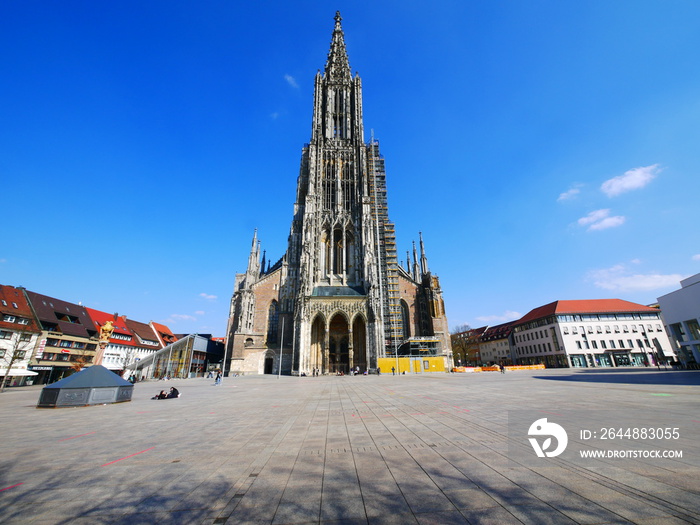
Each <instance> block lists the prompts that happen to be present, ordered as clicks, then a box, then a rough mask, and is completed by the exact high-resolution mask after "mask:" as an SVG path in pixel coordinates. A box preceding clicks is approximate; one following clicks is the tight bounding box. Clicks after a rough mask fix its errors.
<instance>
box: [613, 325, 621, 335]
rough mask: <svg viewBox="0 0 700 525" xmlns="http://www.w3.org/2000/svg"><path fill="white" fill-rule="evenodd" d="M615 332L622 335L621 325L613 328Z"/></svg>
mask: <svg viewBox="0 0 700 525" xmlns="http://www.w3.org/2000/svg"><path fill="white" fill-rule="evenodd" d="M613 330H615V333H616V334H619V333H620V326H619V325H615V326H613Z"/></svg>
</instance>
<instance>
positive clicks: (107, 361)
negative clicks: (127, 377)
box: [85, 308, 138, 373]
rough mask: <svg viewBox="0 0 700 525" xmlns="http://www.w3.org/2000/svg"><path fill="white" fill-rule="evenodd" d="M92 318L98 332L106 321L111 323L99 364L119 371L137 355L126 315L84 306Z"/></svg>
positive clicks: (136, 346)
mask: <svg viewBox="0 0 700 525" xmlns="http://www.w3.org/2000/svg"><path fill="white" fill-rule="evenodd" d="M85 309H86V310H87V312H88V315H89V316H90V318H91V319H92V321H93V323H94V325H95V329H96V330H97V331H98V333H99V332H100V330H101V329H102V327H103V326H104V325H105V323H106V322H107V321H110V322H111V323H112V326H113V327H114V331H113V332H112V335H111V337H110V338H109V342H108V343H107V346H106V348H105V349H104V350H103V351H102V352H101V359H100V362H97V363H96V364H100V365H102V366H104V367H105V368H108V369H110V370H113V371H115V372H119V373H121V372H122V371H123V370H124V368H125V367H126V365H128V364H129V363H132V362H133V361H134V359H135V358H136V357H137V355H136V354H137V349H138V345H137V343H136V341H135V337H134V334H133V332H132V331H131V330H129V328H128V327H127V326H126V316H120V315H119V314H109V313H107V312H101V311H99V310H95V309H94V308H85Z"/></svg>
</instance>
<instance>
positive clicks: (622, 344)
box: [617, 339, 625, 348]
mask: <svg viewBox="0 0 700 525" xmlns="http://www.w3.org/2000/svg"><path fill="white" fill-rule="evenodd" d="M617 343H618V344H619V345H620V348H624V347H625V342H624V341H623V340H622V339H620V340H618V342H617Z"/></svg>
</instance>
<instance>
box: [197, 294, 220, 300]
mask: <svg viewBox="0 0 700 525" xmlns="http://www.w3.org/2000/svg"><path fill="white" fill-rule="evenodd" d="M199 296H200V297H202V298H203V299H206V300H207V301H214V300H216V295H210V294H207V293H204V292H202V293H200V294H199Z"/></svg>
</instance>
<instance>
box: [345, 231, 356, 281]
mask: <svg viewBox="0 0 700 525" xmlns="http://www.w3.org/2000/svg"><path fill="white" fill-rule="evenodd" d="M354 257H355V238H354V237H353V235H352V233H350V232H346V234H345V270H346V272H347V273H350V271H351V270H352V269H353V267H354V266H355V265H354V264H353V258H354Z"/></svg>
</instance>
